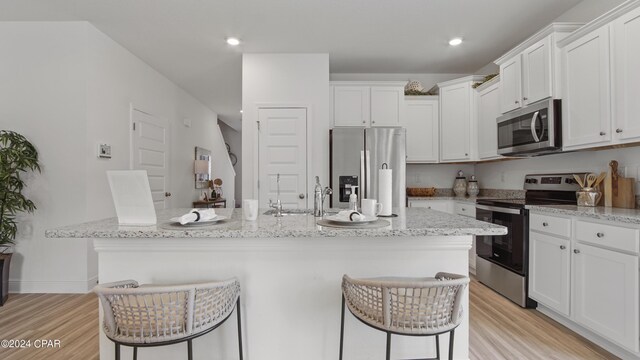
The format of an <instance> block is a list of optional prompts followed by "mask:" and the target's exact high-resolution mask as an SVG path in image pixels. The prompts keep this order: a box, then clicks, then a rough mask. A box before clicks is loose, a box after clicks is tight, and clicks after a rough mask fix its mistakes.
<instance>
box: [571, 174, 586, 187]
mask: <svg viewBox="0 0 640 360" xmlns="http://www.w3.org/2000/svg"><path fill="white" fill-rule="evenodd" d="M573 178H574V179H576V181H577V182H578V185H580V187H581V188H583V187H584V182H583V181H582V178H581V177H580V176H578V175H576V174H573Z"/></svg>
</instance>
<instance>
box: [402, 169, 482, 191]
mask: <svg viewBox="0 0 640 360" xmlns="http://www.w3.org/2000/svg"><path fill="white" fill-rule="evenodd" d="M458 170H462V171H464V175H465V176H466V177H467V178H470V177H471V175H474V172H475V167H474V165H473V164H428V165H427V164H407V187H436V188H445V189H449V188H450V189H453V181H454V180H455V179H456V176H457V175H458Z"/></svg>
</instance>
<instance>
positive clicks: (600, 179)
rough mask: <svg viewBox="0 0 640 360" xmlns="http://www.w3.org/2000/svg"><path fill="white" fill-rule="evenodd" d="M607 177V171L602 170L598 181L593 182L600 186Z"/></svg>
mask: <svg viewBox="0 0 640 360" xmlns="http://www.w3.org/2000/svg"><path fill="white" fill-rule="evenodd" d="M606 177H607V173H606V172H601V173H600V175H599V176H598V178H597V179H596V182H595V183H594V184H593V187H598V186H599V185H600V184H601V183H602V180H604V178H606Z"/></svg>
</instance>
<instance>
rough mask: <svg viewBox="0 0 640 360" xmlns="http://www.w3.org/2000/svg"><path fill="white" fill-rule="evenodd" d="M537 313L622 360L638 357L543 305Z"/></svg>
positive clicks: (635, 359) (539, 306)
mask: <svg viewBox="0 0 640 360" xmlns="http://www.w3.org/2000/svg"><path fill="white" fill-rule="evenodd" d="M536 310H538V311H539V312H541V313H543V314H545V315H547V316H548V317H550V318H551V319H553V320H555V321H557V322H559V323H560V324H562V325H564V326H566V327H568V328H569V329H571V330H572V331H574V332H576V333H577V334H578V335H580V336H582V337H584V338H585V339H587V340H589V341H591V342H592V343H594V344H596V345H598V346H600V347H601V348H603V349H605V350H607V351H608V352H610V353H612V354H613V355H615V356H617V357H619V358H621V359H624V360H627V359H628V360H631V359H634V360H637V359H638V356H637V355H636V354H634V353H632V352H629V350H626V349H623V348H621V347H620V346H618V345H616V344H614V343H612V342H610V341H609V340H607V339H605V338H603V337H601V336H599V335H597V334H594V333H593V332H591V331H589V330H588V329H585V328H584V327H582V326H580V325H578V324H576V323H575V322H573V321H571V320H570V319H567V318H566V317H564V316H563V315H560V314H558V313H556V312H555V311H553V310H551V309H549V308H547V307H545V306H544V305H540V304H538V308H537V309H536Z"/></svg>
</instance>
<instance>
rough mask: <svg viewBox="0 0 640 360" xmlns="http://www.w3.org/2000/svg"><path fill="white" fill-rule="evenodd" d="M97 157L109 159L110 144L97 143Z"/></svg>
mask: <svg viewBox="0 0 640 360" xmlns="http://www.w3.org/2000/svg"><path fill="white" fill-rule="evenodd" d="M98 157H99V158H101V159H111V145H109V144H99V145H98Z"/></svg>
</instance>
